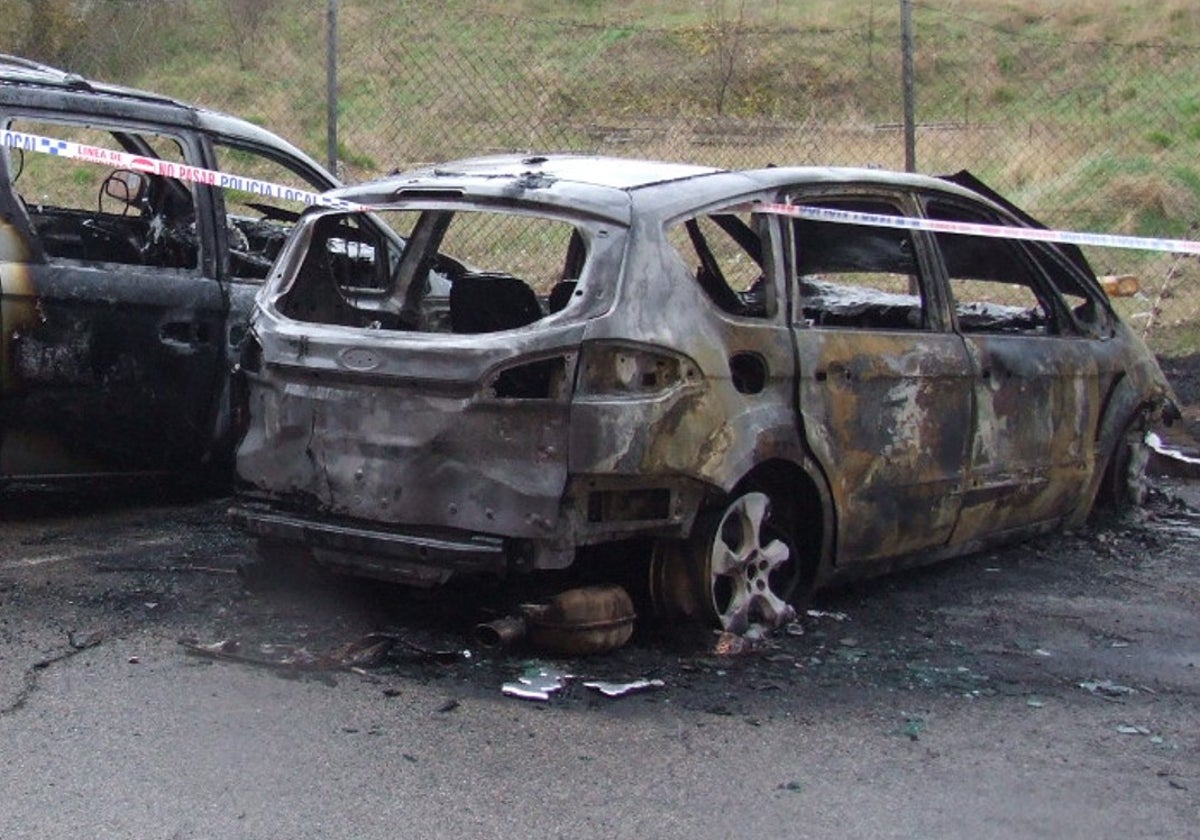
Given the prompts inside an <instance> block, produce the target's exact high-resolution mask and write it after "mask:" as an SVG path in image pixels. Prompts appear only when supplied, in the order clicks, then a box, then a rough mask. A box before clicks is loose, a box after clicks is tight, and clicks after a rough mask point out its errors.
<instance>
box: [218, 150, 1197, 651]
mask: <svg viewBox="0 0 1200 840" xmlns="http://www.w3.org/2000/svg"><path fill="white" fill-rule="evenodd" d="M952 180H955V179H935V178H929V177H922V176H914V175H905V174H899V173H886V172H881V171H877V170H854V169H826V168H768V169H762V170H756V171H745V172H732V171H723V170H718V169H711V168H706V167H699V166H686V165H680V164H664V163H650V162H644V161H630V160H619V159H606V158H592V157H586V156H569V155H553V156H547V157H532V158H529V157H527V158H520V157H499V158H481V159H477V160H470V161H462V162H457V163H449V164H445V165H442V166H439V167H435V168H431V169H426V170H420V171H414V172H411V173H406V174H402V175H398V176H396V177H393V178H391V179H388V180H384V181H380V182H376V183H372V184H364V185H361V186H358V187H354V188H349V189H345V190H341V191H338V192H337V193H335V195H338V196H340V197H341V198H344V199H346V200H347V201H350V202H355V203H357V204H360V205H363V206H366V207H369V208H371V209H372V210H373V211H375V212H376V213H378V214H380V215H382V216H384V217H385V218H386V219H387V221H388V222H389V224H390V225H391V226H393V227H395V228H396V229H397V230H399V232H400V234H401V236H402V237H403V238H404V239H405V241H406V242H407V245H406V246H405V247H404V248H403V249H402V250H400V251H398V252H395V253H389V252H388V248H389V246H388V245H387V243H385V242H382V241H377V240H375V239H372V238H371V237H370V236H369V235H361V234H360V232H361V231H364V230H365V226H364V224H363V219H364V218H365V216H366V214H356V213H343V212H336V211H316V212H311V215H309V216H308V217H307V218H305V219H303V220H301V222H300V223H299V224H298V225H297V228H296V229H295V231H294V234H293V237H292V238H291V239H290V240H289V244H288V245H287V246H285V250H284V253H283V254H282V255H281V257H280V259H279V261H278V262H277V264H276V268H275V271H274V272H273V274H272V277H271V278H270V279H269V280H268V282H267V284H266V285H265V286H264V288H263V291H262V293H261V294H260V297H259V305H258V307H257V308H256V310H255V313H254V315H253V318H252V324H251V338H250V339H249V340H248V342H247V352H246V355H245V358H244V369H245V370H244V376H245V394H244V396H245V399H246V401H247V405H248V409H249V410H248V419H249V425H248V428H247V429H246V431H245V435H244V437H243V438H242V441H241V444H240V446H239V448H238V454H237V471H238V475H239V482H240V484H239V487H240V494H241V500H240V502H239V504H238V505H237V507H235V509H234V511H233V515H234V518H235V519H236V520H237V521H238V522H239V523H241V524H242V525H243V526H244V527H245V528H246V529H247V530H248V531H249V532H250V533H252V534H254V535H256V536H257V537H259V539H260V543H261V544H262V546H263V550H264V551H265V552H266V553H268V554H273V555H274V554H277V555H283V554H289V555H292V556H294V555H297V554H301V555H304V556H307V557H310V558H313V559H315V560H316V561H317V562H319V563H322V564H325V565H328V566H330V567H333V568H338V569H346V570H350V571H352V572H355V573H358V574H366V575H374V576H378V577H382V578H388V579H392V580H398V581H403V582H407V583H412V584H418V585H433V584H438V583H441V582H443V581H445V580H446V579H447V578H448V577H449V576H450V575H451V574H454V573H489V574H497V575H503V574H508V573H510V572H514V571H530V570H538V569H558V568H563V567H566V566H568V565H571V564H572V563H575V562H576V561H577V560H580V559H583V558H587V560H588V561H589V562H595V563H604V562H606V559H609V558H612V557H613V556H614V555H615V554H616V553H617V552H616V549H617V547H618V545H619V546H620V548H621V549H622V550H627V549H629V548H630V547H642V548H644V549H645V551H646V554H647V556H648V558H649V559H648V569H649V580H650V587H651V590H652V593H653V595H654V596H655V599H656V601H657V602H658V604H659V605H660V606H661V607H662V608H663V609H665V610H666V611H668V612H670V613H674V614H681V615H694V616H701V617H707V618H710V619H715V620H716V621H717V622H719V623H720V624H721V625H722V626H724V627H725V628H727V629H729V630H733V631H739V632H740V631H745V630H747V629H748V628H750V627H753V626H756V625H758V626H761V625H777V624H779V623H780V622H781V621H783V620H785V619H786V618H787V617H788V616H789V615H790V614H791V609H790V607H789V601H791V600H794V599H795V598H796V597H797V596H798V594H799V593H803V592H806V591H808V590H809V589H810V588H811V587H812V586H814V585H816V584H822V583H826V582H829V581H834V580H838V579H841V578H847V577H854V576H861V575H864V574H868V573H874V572H878V571H881V570H886V569H890V568H893V567H895V566H897V565H900V564H906V563H914V562H924V561H929V560H933V559H937V558H941V557H946V556H949V555H955V554H960V553H963V552H967V551H971V550H974V549H978V548H980V547H981V546H984V545H986V544H988V543H989V542H992V541H997V540H1011V539H1015V538H1019V537H1024V536H1029V535H1032V534H1035V533H1038V532H1043V531H1046V530H1049V529H1054V528H1060V527H1063V526H1070V525H1073V524H1076V523H1079V522H1080V521H1081V520H1083V519H1084V518H1085V517H1086V516H1087V514H1088V513H1089V511H1090V510H1091V509H1092V507H1093V505H1094V503H1096V501H1097V500H1098V499H1104V498H1109V499H1113V500H1120V499H1122V498H1126V497H1129V496H1135V495H1136V492H1137V487H1138V481H1139V477H1140V470H1141V468H1142V467H1143V466H1144V463H1145V445H1144V429H1145V424H1146V423H1147V422H1149V421H1150V419H1151V418H1154V417H1161V416H1164V415H1171V414H1172V413H1173V411H1174V404H1173V398H1172V396H1171V392H1170V389H1169V387H1168V385H1167V383H1166V381H1165V380H1164V378H1163V376H1162V374H1161V372H1160V371H1159V369H1158V367H1157V364H1156V362H1155V360H1154V357H1153V356H1152V355H1151V354H1150V353H1149V352H1148V350H1147V349H1146V347H1145V346H1144V345H1143V344H1142V342H1141V341H1140V340H1139V339H1138V338H1137V337H1136V336H1135V335H1134V334H1133V333H1132V332H1131V331H1130V330H1129V328H1128V327H1126V326H1125V325H1124V324H1123V323H1122V322H1121V321H1120V319H1119V318H1118V317H1117V315H1116V314H1115V313H1114V311H1113V309H1112V307H1111V305H1110V304H1109V302H1108V300H1107V298H1106V297H1105V294H1104V292H1103V291H1102V289H1101V287H1100V286H1099V284H1098V283H1097V280H1096V278H1095V276H1094V275H1093V274H1092V272H1091V270H1090V269H1089V268H1088V266H1087V263H1086V261H1085V260H1084V259H1083V257H1082V255H1081V254H1080V253H1079V252H1078V251H1077V250H1076V249H1074V248H1070V247H1056V246H1054V245H1049V244H1045V243H1032V242H1020V241H1017V240H1014V239H1006V238H999V239H995V238H993V239H986V238H980V237H971V236H960V235H954V234H944V233H927V232H923V231H916V230H905V229H891V228H886V227H877V226H867V225H861V224H844V223H835V222H830V221H820V220H815V221H814V220H810V219H805V218H794V217H792V216H790V215H788V214H787V213H786V212H780V211H779V210H778V208H776V209H775V210H773V211H769V212H760V211H761V210H769V208H770V206H771V205H780V204H782V205H800V206H807V207H815V208H832V209H845V210H852V211H860V212H866V213H872V214H881V215H887V216H901V217H928V218H933V219H945V220H953V221H964V222H982V223H989V224H996V225H1005V226H1013V227H1018V226H1026V225H1029V224H1033V222H1032V220H1029V219H1028V218H1027V217H1025V216H1023V214H1020V213H1019V211H1016V210H1015V209H1014V208H1011V207H1009V206H1007V205H1006V204H1005V203H1004V202H1003V201H1002V200H998V199H997V200H993V199H992V198H989V197H987V196H985V195H984V194H982V192H981V190H982V191H986V190H985V188H983V187H982V186H979V189H971V188H968V187H966V186H962V185H959V184H956V183H953V182H952ZM956 180H959V181H962V182H963V183H971V179H970V178H969V176H966V175H965V174H964V175H962V176H961V177H959V178H957V179H956ZM372 215H373V214H372ZM447 288H448V292H446V291H445V290H446V289H447Z"/></svg>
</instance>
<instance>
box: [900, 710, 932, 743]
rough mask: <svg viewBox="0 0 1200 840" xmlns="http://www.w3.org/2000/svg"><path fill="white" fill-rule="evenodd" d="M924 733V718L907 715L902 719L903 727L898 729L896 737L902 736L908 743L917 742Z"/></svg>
mask: <svg viewBox="0 0 1200 840" xmlns="http://www.w3.org/2000/svg"><path fill="white" fill-rule="evenodd" d="M924 731H925V718H922V717H916V716H913V715H907V716H905V718H904V726H902V727H900V729H899V731H898V732H897V733H896V734H897V735H903V736H904V737H905V738H908V740H910V741H919V740H920V739H921V733H922V732H924Z"/></svg>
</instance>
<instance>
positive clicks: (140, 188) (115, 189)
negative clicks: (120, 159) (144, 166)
mask: <svg viewBox="0 0 1200 840" xmlns="http://www.w3.org/2000/svg"><path fill="white" fill-rule="evenodd" d="M149 185H150V182H149V179H147V178H146V176H144V175H142V174H141V173H140V172H133V171H132V170H129V169H118V170H116V171H115V172H113V173H112V174H111V175H109V176H108V177H107V178H105V179H104V194H105V195H107V196H109V197H110V198H115V199H116V200H117V201H120V202H121V203H123V204H126V205H128V206H137V205H140V204H141V203H142V200H143V199H144V198H145V197H146V190H147V188H148V187H149Z"/></svg>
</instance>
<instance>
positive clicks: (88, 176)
mask: <svg viewBox="0 0 1200 840" xmlns="http://www.w3.org/2000/svg"><path fill="white" fill-rule="evenodd" d="M8 128H10V129H11V130H15V131H22V132H27V133H33V134H43V135H49V136H58V135H62V134H69V135H70V136H71V138H72V139H75V140H77V141H78V142H81V143H87V144H89V145H100V146H104V147H106V148H113V147H117V148H120V149H122V150H123V151H126V152H128V153H130V154H136V155H141V156H145V157H152V158H162V159H167V160H173V161H181V160H182V159H183V152H182V148H181V146H180V144H179V141H178V140H175V139H174V138H170V137H165V136H162V135H154V134H150V133H138V132H132V131H117V130H114V131H103V130H98V129H92V128H79V127H76V126H65V125H59V124H44V123H39V122H34V121H29V120H13V121H11V122H10V123H9V125H8ZM9 168H10V172H11V180H12V184H13V188H14V189H15V190H16V193H17V196H18V199H19V201H20V203H21V205H22V206H23V207H24V208H25V211H26V212H27V213H28V214H29V220H30V223H31V225H32V227H33V230H34V231H35V233H36V234H37V238H38V241H39V242H40V243H41V246H42V249H43V251H44V253H45V254H46V256H47V257H48V258H52V259H54V258H61V259H72V260H81V261H85V262H107V263H120V264H126V265H147V266H156V267H159V268H195V267H196V266H197V264H198V263H197V260H198V249H197V239H196V234H195V230H194V226H195V220H196V208H195V202H194V199H193V196H192V192H191V190H190V188H189V187H187V186H186V185H185V184H183V183H182V182H181V181H178V180H175V179H171V178H160V177H157V176H151V175H147V174H144V173H140V172H133V171H130V170H123V169H105V168H103V167H99V166H96V165H94V164H89V163H77V162H73V161H69V160H67V159H65V158H59V157H57V156H55V155H43V154H30V155H25V154H23V153H21V154H16V155H12V156H10V162H9Z"/></svg>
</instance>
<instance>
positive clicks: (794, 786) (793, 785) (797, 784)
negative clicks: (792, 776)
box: [775, 779, 804, 793]
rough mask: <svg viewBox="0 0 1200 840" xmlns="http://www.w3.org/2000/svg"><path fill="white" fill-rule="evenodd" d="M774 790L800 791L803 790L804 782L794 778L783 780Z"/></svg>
mask: <svg viewBox="0 0 1200 840" xmlns="http://www.w3.org/2000/svg"><path fill="white" fill-rule="evenodd" d="M775 789H776V790H786V791H787V792H789V793H800V792H801V791H802V790H804V782H801V781H800V780H798V779H796V780H793V781H790V782H784V783H783V784H781V785H779V786H778V787H776V788H775Z"/></svg>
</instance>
